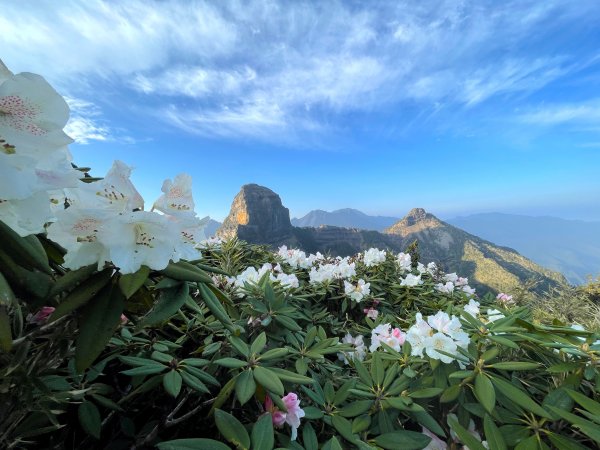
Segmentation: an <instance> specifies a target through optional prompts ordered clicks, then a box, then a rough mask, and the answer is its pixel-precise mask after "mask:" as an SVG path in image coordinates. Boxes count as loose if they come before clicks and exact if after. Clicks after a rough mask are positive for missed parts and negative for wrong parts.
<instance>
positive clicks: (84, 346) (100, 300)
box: [75, 285, 124, 372]
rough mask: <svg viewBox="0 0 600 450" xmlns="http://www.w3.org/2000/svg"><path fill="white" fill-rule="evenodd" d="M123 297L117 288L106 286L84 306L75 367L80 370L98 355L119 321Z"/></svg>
mask: <svg viewBox="0 0 600 450" xmlns="http://www.w3.org/2000/svg"><path fill="white" fill-rule="evenodd" d="M123 306H124V298H123V294H122V293H121V291H119V289H113V286H112V285H109V286H106V287H105V288H104V289H103V290H102V291H101V292H100V293H99V294H98V295H97V296H96V297H95V298H94V299H93V300H91V301H90V302H89V303H88V304H87V305H86V307H85V308H84V310H83V312H82V316H81V320H80V321H79V335H78V336H77V339H76V343H77V346H76V348H75V368H76V370H77V371H78V372H82V371H83V370H84V369H87V368H88V367H90V366H91V365H92V363H93V362H94V360H95V359H96V358H97V357H98V355H100V353H101V352H102V350H104V347H106V344H107V343H108V341H109V340H110V338H111V336H112V335H113V333H114V331H115V328H116V326H117V325H118V324H119V323H120V320H121V314H122V313H123Z"/></svg>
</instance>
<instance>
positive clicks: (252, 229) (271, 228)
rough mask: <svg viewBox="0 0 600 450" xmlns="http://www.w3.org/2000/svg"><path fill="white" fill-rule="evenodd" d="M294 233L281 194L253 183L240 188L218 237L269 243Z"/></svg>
mask: <svg viewBox="0 0 600 450" xmlns="http://www.w3.org/2000/svg"><path fill="white" fill-rule="evenodd" d="M291 230H292V224H291V223H290V212H289V210H288V209H287V208H286V207H285V206H283V204H282V203H281V198H280V197H279V195H277V194H276V193H275V192H273V191H272V190H271V189H269V188H267V187H264V186H260V185H258V184H254V183H252V184H245V185H243V186H242V187H241V189H240V192H239V193H238V194H237V195H236V196H235V198H234V199H233V202H232V204H231V209H230V211H229V215H228V216H227V217H226V218H225V220H224V221H223V224H222V225H221V227H220V228H219V229H218V231H217V235H218V236H219V237H221V238H224V239H229V238H231V237H233V236H237V237H239V238H240V239H244V240H246V241H249V242H256V243H269V242H271V241H273V240H277V239H281V238H283V237H286V236H288V235H289V234H290V233H291Z"/></svg>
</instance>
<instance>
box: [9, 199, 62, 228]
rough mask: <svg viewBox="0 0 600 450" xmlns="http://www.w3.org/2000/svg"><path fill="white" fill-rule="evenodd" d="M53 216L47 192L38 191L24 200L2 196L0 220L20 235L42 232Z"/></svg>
mask: <svg viewBox="0 0 600 450" xmlns="http://www.w3.org/2000/svg"><path fill="white" fill-rule="evenodd" d="M53 218H54V213H53V212H52V210H51V209H50V198H49V197H48V194H47V193H46V192H37V193H35V194H33V195H30V196H29V197H27V198H24V199H22V200H3V199H2V198H0V220H2V221H3V222H4V223H5V224H6V225H8V226H9V227H11V228H12V229H13V230H14V231H15V232H16V233H18V234H19V235H20V236H27V235H30V234H35V233H42V232H43V231H44V224H46V223H47V222H49V221H51V220H53Z"/></svg>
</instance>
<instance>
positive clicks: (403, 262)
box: [396, 252, 412, 272]
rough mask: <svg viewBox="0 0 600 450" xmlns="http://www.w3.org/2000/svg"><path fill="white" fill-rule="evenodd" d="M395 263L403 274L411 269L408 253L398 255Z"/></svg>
mask: <svg viewBox="0 0 600 450" xmlns="http://www.w3.org/2000/svg"><path fill="white" fill-rule="evenodd" d="M396 262H397V263H398V266H399V267H400V270H401V271H403V272H406V271H409V270H410V269H411V268H412V261H411V257H410V253H402V252H400V253H398V256H397V257H396Z"/></svg>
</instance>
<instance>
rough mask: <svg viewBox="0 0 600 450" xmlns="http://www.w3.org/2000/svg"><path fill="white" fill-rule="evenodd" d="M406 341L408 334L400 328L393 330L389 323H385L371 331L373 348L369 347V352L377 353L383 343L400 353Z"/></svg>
mask: <svg viewBox="0 0 600 450" xmlns="http://www.w3.org/2000/svg"><path fill="white" fill-rule="evenodd" d="M405 340H406V333H404V332H403V331H402V330H401V329H400V328H392V326H391V325H390V324H389V323H383V324H381V325H378V326H376V327H375V328H373V330H371V346H370V347H369V351H371V352H374V351H376V350H377V349H378V348H379V347H380V346H381V343H382V342H383V343H384V344H385V345H388V346H389V347H391V348H393V349H394V350H396V351H397V352H399V351H400V350H401V347H402V344H404V341H405Z"/></svg>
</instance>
